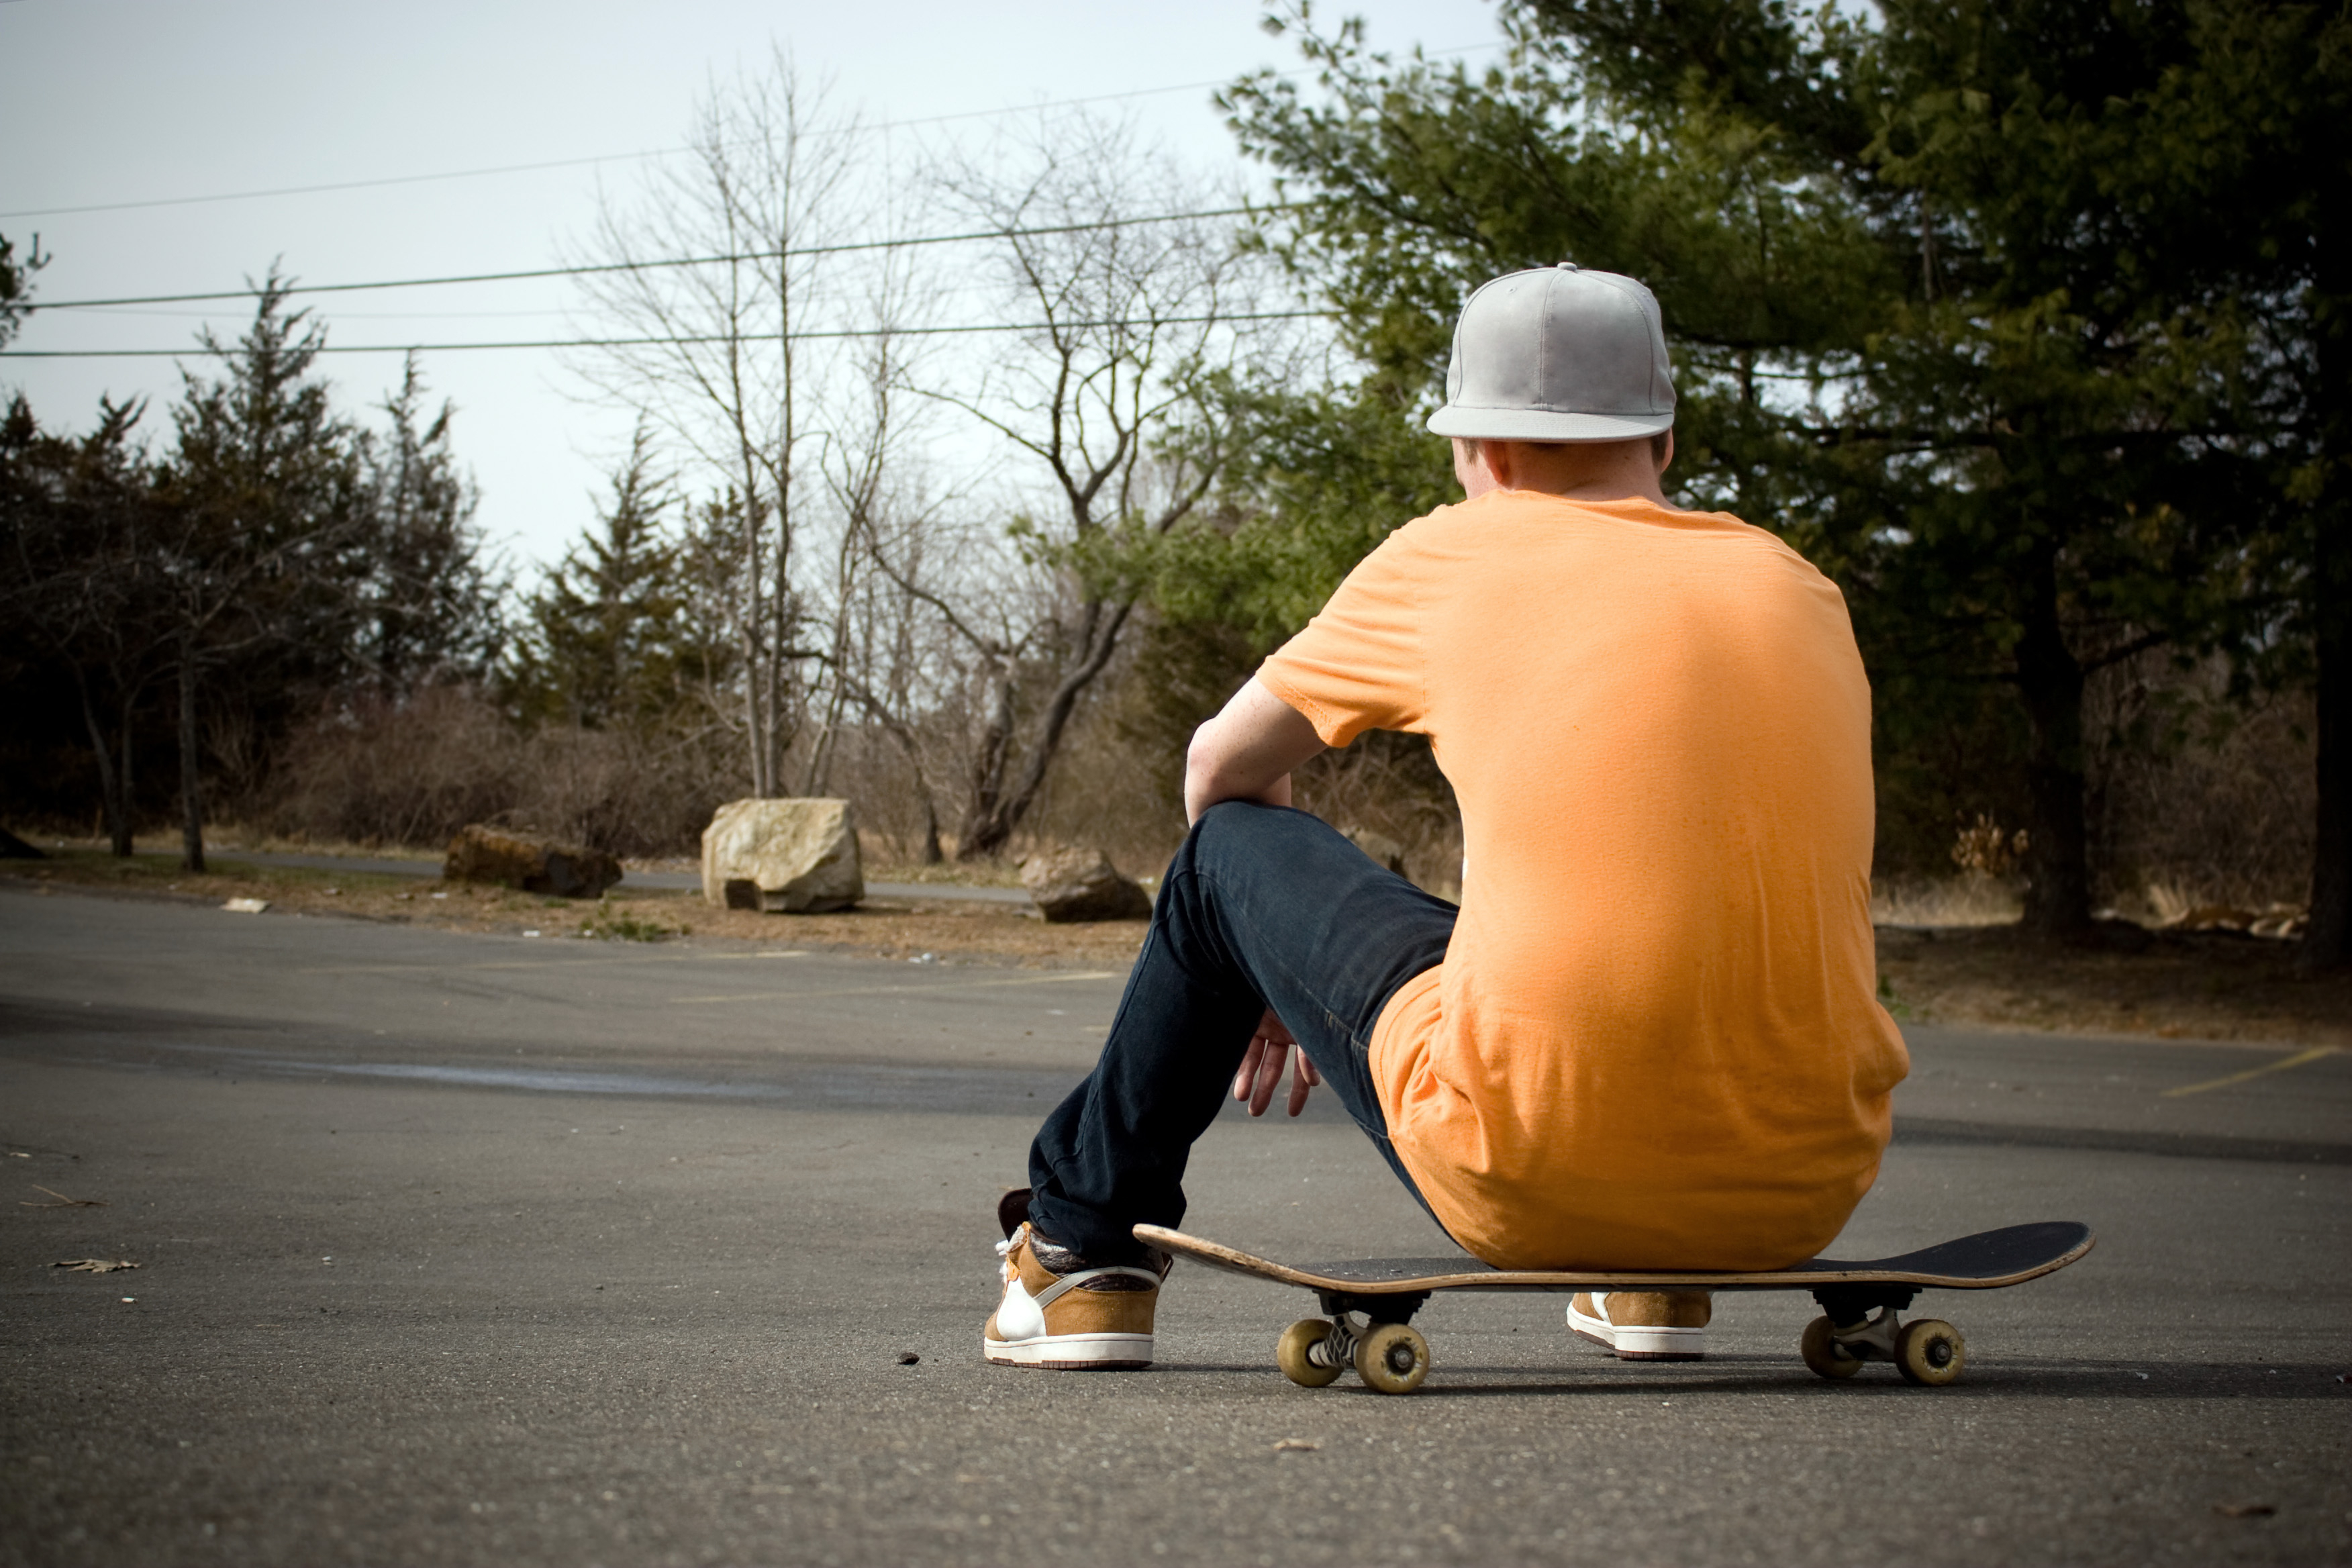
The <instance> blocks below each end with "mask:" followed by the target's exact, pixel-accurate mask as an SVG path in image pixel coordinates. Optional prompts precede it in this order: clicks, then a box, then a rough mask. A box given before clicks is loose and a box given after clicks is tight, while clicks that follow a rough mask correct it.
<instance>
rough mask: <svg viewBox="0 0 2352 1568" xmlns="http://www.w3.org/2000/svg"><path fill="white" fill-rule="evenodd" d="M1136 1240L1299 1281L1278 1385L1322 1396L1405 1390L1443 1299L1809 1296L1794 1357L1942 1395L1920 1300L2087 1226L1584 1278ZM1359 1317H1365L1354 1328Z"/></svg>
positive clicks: (1984, 1280) (1935, 1338)
mask: <svg viewBox="0 0 2352 1568" xmlns="http://www.w3.org/2000/svg"><path fill="white" fill-rule="evenodd" d="M1135 1237H1136V1239H1137V1240H1138V1241H1142V1242H1146V1243H1149V1244H1150V1245H1151V1246H1153V1247H1159V1248H1160V1249H1161V1250H1163V1251H1166V1252H1172V1253H1174V1254H1176V1255H1177V1256H1178V1257H1181V1258H1192V1259H1193V1260H1195V1261H1196V1262H1200V1263H1205V1264H1207V1265H1208V1266H1209V1267H1211V1268H1223V1269H1224V1270H1226V1271H1227V1272H1229V1273H1234V1274H1246V1275H1249V1276H1250V1277H1251V1278H1253V1279H1271V1280H1273V1281H1274V1282H1275V1283H1276V1284H1277V1285H1297V1286H1299V1287H1302V1288H1303V1289H1308V1290H1312V1291H1314V1292H1315V1294H1316V1296H1317V1297H1318V1299H1319V1300H1321V1302H1322V1305H1323V1311H1324V1316H1322V1317H1320V1318H1304V1319H1301V1320H1300V1321H1297V1322H1295V1323H1293V1324H1291V1325H1290V1327H1289V1328H1288V1329H1286V1330H1285V1331H1284V1332H1283V1335H1282V1339H1281V1342H1279V1343H1278V1344H1277V1345H1276V1348H1275V1355H1274V1359H1275V1364H1276V1365H1277V1366H1279V1367H1280V1368H1281V1369H1282V1372H1283V1375H1284V1376H1286V1377H1287V1378H1289V1379H1290V1381H1291V1382H1293V1383H1296V1384H1299V1385H1301V1386H1302V1387H1306V1388H1320V1387H1322V1386H1323V1385H1324V1384H1328V1383H1332V1382H1335V1381H1337V1380H1338V1378H1339V1374H1340V1373H1342V1372H1344V1371H1346V1370H1348V1369H1349V1368H1350V1367H1353V1368H1354V1369H1355V1373H1356V1375H1357V1377H1359V1378H1360V1379H1361V1380H1362V1382H1363V1384H1364V1385H1365V1386H1366V1387H1368V1388H1372V1389H1376V1390H1378V1391H1379V1392H1381V1393H1382V1394H1410V1393H1412V1391H1413V1390H1414V1389H1416V1388H1418V1387H1420V1386H1421V1382H1422V1379H1423V1378H1424V1377H1426V1376H1428V1375H1429V1342H1428V1341H1427V1340H1425V1339H1423V1338H1422V1336H1421V1333H1420V1331H1418V1330H1416V1329H1415V1328H1413V1326H1412V1315H1413V1313H1414V1312H1416V1311H1418V1310H1420V1309H1421V1307H1422V1305H1423V1303H1424V1302H1426V1301H1427V1300H1429V1299H1430V1297H1432V1296H1433V1295H1435V1294H1437V1293H1438V1292H1439V1291H1441V1290H1567V1291H1577V1290H1586V1291H1595V1292H1598V1291H1607V1290H1810V1291H1811V1292H1812V1297H1813V1300H1815V1301H1818V1302H1819V1303H1821V1308H1822V1315H1821V1316H1820V1317H1818V1318H1815V1319H1814V1320H1813V1321H1811V1323H1809V1324H1807V1325H1806V1327H1805V1332H1804V1337H1803V1338H1802V1339H1801V1341H1800V1342H1799V1344H1798V1353H1799V1354H1800V1355H1801V1356H1802V1357H1803V1358H1804V1362H1805V1364H1806V1365H1807V1366H1808V1367H1811V1369H1812V1370H1813V1371H1814V1372H1815V1373H1819V1374H1820V1375H1821V1376H1822V1377H1826V1378H1832V1379H1838V1378H1848V1377H1852V1376H1853V1374H1854V1373H1857V1372H1860V1371H1861V1370H1862V1368H1863V1366H1864V1363H1868V1362H1874V1361H1883V1362H1891V1363H1894V1366H1895V1371H1897V1372H1898V1373H1902V1375H1903V1377H1904V1379H1905V1381H1906V1382H1909V1383H1913V1384H1919V1385H1921V1386H1923V1387H1928V1388H1940V1387H1942V1386H1943V1385H1945V1384H1949V1383H1954V1382H1957V1381H1958V1378H1959V1375H1960V1369H1961V1368H1962V1367H1963V1366H1965V1365H1966V1364H1967V1363H1968V1347H1967V1345H1966V1343H1965V1342H1963V1341H1962V1340H1961V1338H1960V1331H1958V1329H1955V1328H1954V1327H1952V1325H1951V1324H1949V1323H1947V1322H1944V1321H1941V1320H1940V1319H1936V1318H1915V1319H1913V1320H1912V1321H1909V1322H1907V1323H1906V1322H1903V1321H1900V1318H1899V1316H1898V1314H1900V1313H1902V1312H1905V1311H1908V1310H1910V1307H1911V1302H1912V1299H1913V1298H1914V1297H1916V1296H1917V1295H1918V1294H1919V1292H1920V1291H1922V1290H1927V1289H1938V1290H1994V1289H2000V1288H2001V1287H2003V1286H2006V1285H2022V1284H2023V1283H2025V1281H2027V1280H2028V1279H2040V1278H2041V1277H2042V1275H2044V1274H2051V1273H2054V1272H2056V1271H2057V1270H2058V1269H2061V1268H2065V1267H2066V1265H2068V1264H2070V1263H2072V1262H2074V1260H2075V1259H2076V1258H2080V1257H2082V1256H2083V1255H2084V1253H2086V1252H2088V1251H2090V1250H2091V1246H2092V1241H2093V1237H2092V1236H2091V1229H2090V1226H2084V1225H2077V1224H2075V1223H2074V1222H2073V1221H2071V1220H2045V1221H2043V1222H2042V1223H2040V1224H2037V1225H2012V1226H2006V1227H2004V1228H2003V1229H2000V1230H1988V1231H1984V1232H1982V1233H1980V1234H1979V1235H1976V1236H1964V1237H1960V1238H1959V1239H1958V1240H1957V1241H1947V1242H1941V1243H1939V1244H1937V1246H1934V1247H1924V1248H1922V1249H1921V1250H1919V1251H1917V1252H1906V1253H1904V1254H1903V1255H1902V1256H1900V1257H1898V1258H1870V1259H1868V1260H1866V1261H1862V1262H1846V1261H1843V1260H1842V1259H1839V1258H1809V1259H1807V1260H1806V1261H1805V1262H1802V1263H1800V1264H1798V1265H1796V1266H1795V1267H1794V1268H1777V1269H1769V1270H1767V1271H1765V1272H1762V1273H1756V1274H1712V1273H1675V1272H1672V1271H1656V1270H1653V1271H1645V1272H1636V1273H1609V1272H1604V1271H1600V1270H1592V1269H1562V1270H1558V1271H1554V1270H1548V1269H1509V1268H1489V1267H1487V1266H1486V1264H1484V1263H1481V1262H1479V1261H1478V1260H1477V1259H1476V1258H1470V1257H1467V1256H1464V1257H1457V1258H1356V1259H1353V1260H1350V1261H1349V1262H1344V1263H1318V1264H1311V1265H1308V1266H1307V1267H1304V1268H1293V1267H1292V1266H1290V1265H1288V1264H1286V1263H1276V1262H1273V1261H1271V1260H1269V1259H1267V1258H1255V1257H1252V1256H1251V1255H1250V1254H1248V1253H1246V1252H1242V1251H1238V1250H1236V1249H1234V1248H1233V1247H1224V1246H1222V1245H1220V1244H1218V1243H1216V1242H1213V1241H1209V1240H1205V1239H1203V1238H1202V1237H1197V1236H1187V1235H1185V1234H1184V1233H1183V1232H1182V1231H1181V1230H1169V1229H1167V1228H1165V1227H1164V1226H1156V1225H1139V1226H1136V1227H1135ZM1359 1314H1360V1315H1361V1317H1362V1320H1363V1321H1358V1315H1359Z"/></svg>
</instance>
